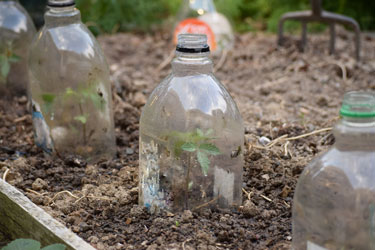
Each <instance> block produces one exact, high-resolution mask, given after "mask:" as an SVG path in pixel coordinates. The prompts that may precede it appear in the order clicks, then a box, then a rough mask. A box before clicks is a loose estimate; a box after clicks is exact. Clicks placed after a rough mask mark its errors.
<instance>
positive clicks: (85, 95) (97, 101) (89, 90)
mask: <svg viewBox="0 0 375 250" xmlns="http://www.w3.org/2000/svg"><path fill="white" fill-rule="evenodd" d="M41 97H42V100H43V102H44V111H45V112H46V113H47V114H50V113H51V112H52V110H53V108H54V105H55V104H56V103H59V104H60V105H61V104H62V105H63V106H64V105H66V104H71V103H77V102H78V107H79V114H78V115H75V116H74V117H73V120H75V121H78V122H79V123H81V124H82V134H83V143H84V144H85V145H86V144H87V142H88V141H89V140H90V137H91V136H92V134H93V133H94V131H90V133H87V128H86V124H87V121H88V118H89V116H90V114H89V113H88V112H85V111H84V108H83V107H84V106H83V105H84V104H86V103H87V102H92V103H93V104H94V106H95V108H97V109H98V110H101V111H102V110H103V109H104V104H105V100H104V99H103V94H102V93H101V92H100V91H99V92H98V90H97V89H96V88H95V86H89V87H86V88H78V89H77V90H73V89H72V88H66V90H65V92H64V94H63V95H62V96H61V97H59V96H57V95H55V94H51V93H44V94H42V96H41ZM57 99H59V100H57Z"/></svg>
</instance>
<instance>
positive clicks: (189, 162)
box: [185, 153, 191, 210]
mask: <svg viewBox="0 0 375 250" xmlns="http://www.w3.org/2000/svg"><path fill="white" fill-rule="evenodd" d="M190 165H191V154H190V153H188V158H187V173H186V180H185V182H186V184H185V185H186V191H185V192H186V193H185V210H188V209H189V183H190Z"/></svg>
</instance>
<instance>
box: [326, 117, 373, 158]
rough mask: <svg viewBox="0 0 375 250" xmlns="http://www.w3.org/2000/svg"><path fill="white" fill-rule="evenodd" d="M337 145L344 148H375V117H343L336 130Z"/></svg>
mask: <svg viewBox="0 0 375 250" xmlns="http://www.w3.org/2000/svg"><path fill="white" fill-rule="evenodd" d="M333 133H334V136H335V139H336V143H335V145H336V147H338V148H341V149H343V150H351V151H352V150H375V118H374V117H371V118H350V117H343V118H342V120H341V122H339V123H338V124H337V125H336V127H335V129H334V131H333Z"/></svg>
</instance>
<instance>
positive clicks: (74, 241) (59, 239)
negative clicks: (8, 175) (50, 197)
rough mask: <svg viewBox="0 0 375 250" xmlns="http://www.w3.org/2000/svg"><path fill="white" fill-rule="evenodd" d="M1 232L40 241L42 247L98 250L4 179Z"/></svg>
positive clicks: (0, 192)
mask: <svg viewBox="0 0 375 250" xmlns="http://www.w3.org/2000/svg"><path fill="white" fill-rule="evenodd" d="M0 231H1V232H2V233H3V234H5V235H7V236H8V237H10V238H12V239H19V238H28V239H34V240H38V241H39V242H41V244H42V245H43V246H46V245H51V244H54V243H62V244H65V245H66V246H67V249H77V250H95V248H93V247H92V246H91V245H89V244H88V243H87V242H85V241H84V240H82V239H81V238H79V237H78V236H77V235H76V234H74V233H73V232H71V231H70V230H69V229H67V228H66V227H65V226H63V225H62V224H61V223H59V222H57V221H56V220H55V219H53V218H52V217H51V216H50V215H49V214H47V213H46V212H45V211H44V210H43V209H41V208H40V207H38V206H37V205H35V204H34V203H32V202H31V201H30V200H29V199H28V198H27V197H26V196H24V195H23V194H22V193H21V192H20V191H19V190H17V189H16V188H14V187H13V186H11V185H9V184H8V183H6V182H4V181H3V180H1V179H0Z"/></svg>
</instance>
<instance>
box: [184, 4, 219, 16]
mask: <svg viewBox="0 0 375 250" xmlns="http://www.w3.org/2000/svg"><path fill="white" fill-rule="evenodd" d="M187 1H188V2H189V6H190V8H191V9H193V10H196V11H198V14H200V15H202V14H204V13H206V12H216V8H215V4H214V2H213V1H212V0H194V1H191V0H187ZM200 12H201V13H200Z"/></svg>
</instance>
